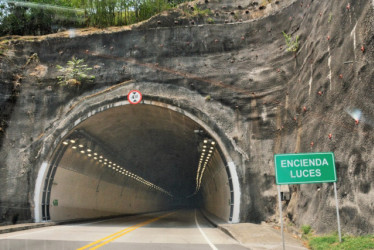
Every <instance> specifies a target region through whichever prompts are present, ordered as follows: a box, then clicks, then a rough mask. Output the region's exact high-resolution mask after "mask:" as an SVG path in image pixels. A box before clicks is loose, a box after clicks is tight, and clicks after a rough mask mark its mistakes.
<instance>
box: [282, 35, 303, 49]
mask: <svg viewBox="0 0 374 250" xmlns="http://www.w3.org/2000/svg"><path fill="white" fill-rule="evenodd" d="M282 33H283V36H284V39H285V40H286V45H287V51H290V52H296V51H297V50H298V49H299V36H296V38H295V39H292V36H291V35H288V34H287V33H285V32H284V31H283V32H282Z"/></svg>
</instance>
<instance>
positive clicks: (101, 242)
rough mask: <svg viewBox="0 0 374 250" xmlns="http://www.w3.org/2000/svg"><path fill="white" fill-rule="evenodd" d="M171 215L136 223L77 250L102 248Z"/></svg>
mask: <svg viewBox="0 0 374 250" xmlns="http://www.w3.org/2000/svg"><path fill="white" fill-rule="evenodd" d="M171 214H173V213H169V214H165V215H162V216H159V217H156V218H153V219H150V220H147V221H143V222H140V223H138V224H136V225H134V226H131V227H127V228H125V229H122V230H121V231H118V232H116V233H114V234H111V235H109V236H107V237H104V238H102V239H100V240H97V241H95V242H92V243H90V244H88V245H86V246H83V247H81V248H78V249H77V250H84V249H88V248H89V247H91V248H90V250H94V249H97V248H99V247H102V246H104V245H106V244H108V243H110V242H112V241H113V240H115V239H117V238H119V237H122V236H124V235H125V234H128V233H130V232H132V231H134V230H135V229H138V228H139V227H142V226H145V225H147V224H150V223H152V222H155V221H157V220H159V219H161V218H163V217H166V216H169V215H171Z"/></svg>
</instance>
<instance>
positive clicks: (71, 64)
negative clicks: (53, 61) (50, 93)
mask: <svg viewBox="0 0 374 250" xmlns="http://www.w3.org/2000/svg"><path fill="white" fill-rule="evenodd" d="M56 68H57V69H58V71H59V72H60V73H61V75H59V76H57V79H58V84H61V85H69V86H79V85H81V84H82V83H83V82H88V81H92V80H93V79H95V76H94V75H89V71H91V70H92V68H89V67H88V66H87V64H84V60H83V59H78V58H76V57H75V56H73V57H72V59H71V60H70V61H68V62H67V63H66V67H62V66H60V65H57V66H56Z"/></svg>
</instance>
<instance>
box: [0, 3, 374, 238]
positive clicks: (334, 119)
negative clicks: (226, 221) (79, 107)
mask: <svg viewBox="0 0 374 250" xmlns="http://www.w3.org/2000/svg"><path fill="white" fill-rule="evenodd" d="M268 2H272V3H269V4H267V5H265V7H266V8H263V9H261V10H259V11H264V12H265V10H266V9H267V10H268V12H267V13H263V14H262V16H261V15H260V14H259V16H261V17H259V18H257V16H256V15H254V16H253V18H255V19H251V20H237V22H232V21H236V20H231V19H230V20H229V21H228V22H225V21H222V20H223V18H222V19H220V18H221V17H220V18H218V17H217V19H216V21H215V22H214V23H213V22H212V23H213V24H208V21H204V23H206V24H204V25H196V22H194V23H193V24H191V22H187V23H183V22H182V21H180V22H179V21H178V23H176V22H175V19H176V18H175V16H173V15H171V17H170V18H172V20H173V21H170V18H169V19H168V18H167V17H165V16H162V15H160V16H159V17H154V18H153V19H151V20H150V21H149V22H148V23H143V24H140V25H138V26H134V27H132V28H131V29H125V30H119V31H113V32H109V31H97V32H91V33H90V34H88V33H87V34H86V33H84V32H83V31H70V32H66V34H58V35H50V36H46V37H42V38H18V39H13V40H11V41H9V42H7V43H8V50H7V51H6V52H5V53H4V55H2V56H0V85H1V90H0V92H1V93H0V94H1V95H0V97H1V99H0V101H1V115H0V116H1V121H0V126H1V130H0V143H1V144H0V147H1V151H0V173H1V174H0V182H1V183H2V189H1V194H0V202H1V206H0V216H1V217H0V218H1V219H0V220H1V223H9V222H12V221H13V222H15V221H17V220H18V221H28V220H32V211H33V207H34V204H33V195H34V194H33V192H34V186H35V180H36V177H37V173H38V168H39V166H40V163H41V162H42V161H43V158H45V157H46V156H47V155H48V154H50V152H48V148H46V147H45V145H46V144H45V141H51V140H53V138H51V137H49V136H50V135H51V134H52V133H53V132H54V131H53V130H54V128H55V127H56V126H57V125H58V123H59V121H60V120H61V119H62V117H63V116H64V115H65V114H66V112H67V110H68V109H69V107H70V106H71V105H72V104H73V103H74V102H75V101H77V100H81V99H82V98H84V97H85V96H88V95H92V94H95V93H98V92H99V91H102V90H103V89H106V88H108V87H110V86H114V85H116V84H119V83H122V82H125V81H127V80H130V79H131V80H133V81H134V82H135V83H134V86H136V83H137V82H139V83H142V84H143V83H146V84H148V85H149V86H150V89H152V88H158V86H162V87H164V88H165V89H166V90H165V95H167V96H169V97H170V96H171V98H172V93H173V91H174V90H175V89H178V90H183V89H185V91H186V92H193V93H194V94H196V95H199V96H203V97H206V100H207V101H208V102H209V103H210V104H209V105H213V106H214V105H222V106H223V107H225V108H226V109H228V110H230V111H231V112H227V114H228V115H227V117H223V118H222V119H221V120H217V121H216V122H217V124H218V125H219V126H220V127H221V128H223V131H224V132H225V133H226V135H227V136H228V137H229V139H230V140H231V141H229V142H227V143H228V144H231V147H233V148H235V149H237V151H239V152H241V158H236V159H235V160H236V161H237V165H239V167H238V172H239V178H240V184H241V195H242V196H241V213H240V214H241V221H243V222H260V221H263V220H271V219H272V218H274V215H275V213H276V210H277V206H276V204H277V202H276V201H277V200H276V187H275V179H274V163H273V154H274V153H293V152H329V151H332V152H334V154H335V161H336V169H337V175H338V182H337V188H338V199H339V202H340V214H341V224H342V228H343V232H349V233H373V231H374V217H373V216H372V215H373V214H374V184H373V183H374V160H373V156H374V147H373V144H374V143H373V141H374V140H373V129H374V102H373V97H372V95H373V93H374V87H373V82H374V67H373V61H374V54H373V53H374V36H373V34H374V4H373V3H372V2H371V1H354V2H351V3H349V2H348V1H339V2H336V1H313V0H307V1H280V3H276V2H278V1H275V2H274V3H273V1H268ZM206 5H207V8H211V9H212V10H213V11H214V10H215V9H216V10H217V9H220V8H221V9H222V6H221V5H223V4H222V3H214V2H209V1H207V3H206ZM239 5H240V6H241V7H240V8H239V7H238V6H239ZM225 6H228V7H226V8H223V9H228V11H225V13H223V14H226V15H232V14H231V12H232V11H233V10H231V9H229V7H230V6H231V7H230V8H234V7H233V6H236V7H235V8H237V9H240V11H241V12H240V13H241V14H243V15H245V10H246V9H248V8H249V6H256V4H255V3H254V2H253V3H250V5H248V6H245V3H244V2H243V3H242V2H240V3H239V2H236V1H233V2H227V4H225ZM270 10H271V11H270ZM235 11H239V10H235ZM242 12H243V13H242ZM217 13H218V12H217ZM223 14H222V13H221V12H219V13H218V16H219V15H221V16H222V15H223ZM233 16H235V12H234V14H233ZM157 18H159V19H157ZM178 18H179V19H178ZM178 18H177V19H178V20H180V18H181V17H178ZM256 18H257V19H256ZM187 19H188V18H187ZM158 20H165V21H161V23H168V24H172V25H170V27H158V28H156V27H157V25H158V24H159V23H160V22H158ZM188 20H189V21H190V20H191V19H188ZM219 20H221V21H219ZM224 20H226V18H225V19H224ZM180 23H183V25H181V24H180ZM174 24H179V25H174ZM159 26H160V25H159ZM282 31H284V32H285V33H286V34H288V35H290V36H291V37H292V40H294V41H295V39H296V37H297V36H298V37H299V38H298V43H294V45H296V44H297V45H298V50H297V52H290V51H288V49H289V48H290V47H292V45H290V46H287V44H286V41H285V37H284V35H283V34H282ZM81 33H82V34H81ZM4 40H5V38H4V39H3V42H4ZM73 55H74V56H76V57H78V58H82V59H84V60H85V63H86V64H88V65H90V66H91V67H93V70H92V74H94V75H95V80H94V81H93V82H92V83H88V84H81V85H80V86H76V87H62V86H59V85H57V84H56V82H57V80H56V77H57V75H58V71H57V69H56V65H65V64H66V62H67V61H68V60H70V59H71V57H72V56H73ZM175 102H176V103H178V100H177V99H176V100H175ZM69 105H70V106H69ZM231 113H233V114H235V115H234V116H229V114H231ZM212 116H214V114H212ZM246 156H248V158H247V157H246ZM4 187H5V188H4ZM290 190H291V192H292V195H291V199H290V201H287V202H285V203H284V206H287V208H286V213H285V216H286V217H287V218H289V220H291V221H293V222H295V223H296V224H297V225H303V224H310V225H311V226H312V228H313V229H314V230H316V231H317V232H328V231H332V230H336V229H335V228H336V226H335V225H336V217H335V203H334V193H333V186H332V184H311V185H298V186H290Z"/></svg>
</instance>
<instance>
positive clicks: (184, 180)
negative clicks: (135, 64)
mask: <svg viewBox="0 0 374 250" xmlns="http://www.w3.org/2000/svg"><path fill="white" fill-rule="evenodd" d="M125 98H126V97H123V99H122V100H118V99H116V100H111V101H109V102H108V101H107V102H106V103H105V104H102V105H96V106H94V107H87V108H86V110H85V111H84V112H80V117H79V118H78V119H76V118H77V117H76V116H75V118H74V119H75V120H74V121H71V122H70V124H74V126H73V127H70V128H69V129H65V130H62V132H61V135H60V136H59V140H58V139H57V140H58V143H55V144H56V146H55V147H54V148H53V149H51V151H52V152H53V153H52V154H51V156H50V159H49V160H48V161H46V162H45V163H43V164H44V165H43V166H42V167H41V168H40V171H39V176H38V180H37V183H36V188H35V220H36V221H48V220H52V221H65V220H74V219H86V218H99V217H105V216H113V215H122V214H135V213H146V212H153V211H160V210H170V209H175V208H181V207H189V208H191V207H194V208H196V207H198V208H202V209H204V210H205V211H208V212H209V213H211V214H213V215H215V216H217V217H219V218H221V219H223V220H225V221H227V222H232V223H235V222H239V210H240V189H239V181H238V175H237V173H236V167H235V164H234V163H233V161H232V160H231V158H230V156H229V154H228V151H227V149H226V147H225V144H224V143H223V142H222V138H220V136H218V135H217V133H215V131H214V130H212V129H211V128H210V127H209V126H208V125H207V124H206V123H205V122H204V121H202V120H201V119H200V118H198V117H197V116H195V115H193V114H191V113H189V112H187V111H185V110H183V109H181V108H179V107H176V106H173V105H170V104H166V103H164V102H160V101H152V100H143V101H142V103H140V104H137V105H131V104H129V102H128V101H127V100H125Z"/></svg>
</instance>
